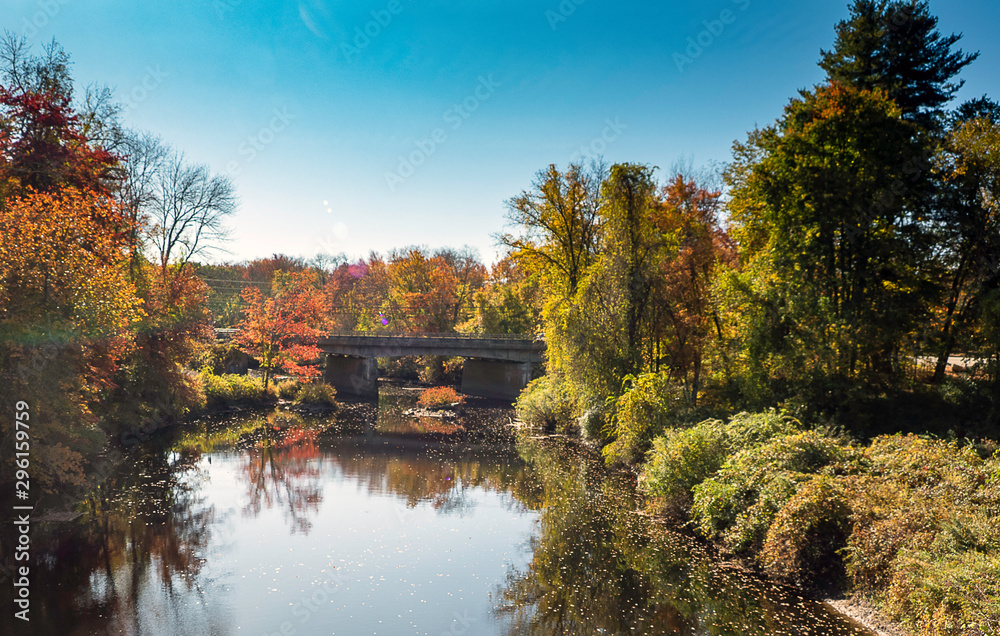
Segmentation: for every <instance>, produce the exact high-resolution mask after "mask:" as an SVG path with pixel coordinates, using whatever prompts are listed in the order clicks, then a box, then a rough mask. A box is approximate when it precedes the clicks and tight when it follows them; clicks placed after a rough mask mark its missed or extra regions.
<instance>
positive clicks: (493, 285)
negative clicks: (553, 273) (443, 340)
mask: <svg viewBox="0 0 1000 636" xmlns="http://www.w3.org/2000/svg"><path fill="white" fill-rule="evenodd" d="M538 278H539V277H538V275H537V274H532V273H530V272H528V271H527V270H526V268H525V267H523V266H522V265H519V264H518V263H517V261H515V260H514V259H513V258H511V257H510V256H506V257H504V258H502V259H500V260H499V261H497V262H496V263H494V264H493V267H491V268H490V273H489V276H487V278H486V280H485V281H484V284H483V287H482V289H480V290H478V291H477V292H476V293H475V294H473V297H472V310H473V313H472V316H471V317H470V318H469V319H468V320H467V321H465V322H464V323H462V324H461V325H459V326H458V327H457V328H458V330H459V331H464V332H470V333H484V334H489V333H502V334H534V333H535V332H536V331H538V328H539V323H540V320H541V305H542V302H543V299H542V294H541V285H540V281H539V280H538Z"/></svg>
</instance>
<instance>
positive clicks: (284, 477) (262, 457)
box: [242, 416, 323, 534]
mask: <svg viewBox="0 0 1000 636" xmlns="http://www.w3.org/2000/svg"><path fill="white" fill-rule="evenodd" d="M280 423H281V422H278V421H276V420H274V416H272V417H271V421H269V422H268V423H267V424H265V426H263V427H262V429H261V431H262V432H263V435H261V436H260V437H259V438H258V439H257V441H256V443H255V444H253V445H252V446H251V447H250V448H249V449H247V450H246V451H245V452H244V455H243V459H244V461H245V463H244V465H243V467H242V474H243V477H244V479H245V483H246V487H247V504H246V506H244V508H243V514H244V516H248V517H256V516H258V515H260V513H261V511H262V510H264V509H271V508H272V507H274V506H275V505H278V506H281V507H282V508H283V509H284V510H285V512H286V516H287V518H288V519H289V521H290V523H291V530H292V534H295V533H296V532H301V533H303V534H308V533H309V530H310V529H311V528H312V521H310V519H309V514H310V513H315V512H317V511H319V504H320V502H321V501H322V500H323V494H322V486H321V483H320V468H319V466H318V465H317V461H316V460H317V459H318V458H319V456H320V452H319V449H318V448H317V446H316V438H317V436H318V434H319V433H318V431H316V430H308V429H305V428H302V427H301V426H297V425H292V426H287V427H282V426H280V425H277V424H280Z"/></svg>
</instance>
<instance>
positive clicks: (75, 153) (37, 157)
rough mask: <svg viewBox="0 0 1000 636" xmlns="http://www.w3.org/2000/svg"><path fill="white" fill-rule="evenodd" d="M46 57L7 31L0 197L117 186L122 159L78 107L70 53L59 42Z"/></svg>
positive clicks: (1, 51) (0, 49)
mask: <svg viewBox="0 0 1000 636" xmlns="http://www.w3.org/2000/svg"><path fill="white" fill-rule="evenodd" d="M45 51H46V57H44V58H35V57H32V56H30V55H29V54H28V50H27V44H26V42H25V41H24V40H23V39H17V38H14V37H13V36H11V35H10V34H7V35H6V36H5V37H4V38H3V39H2V40H0V62H2V63H3V67H2V79H3V83H2V84H0V144H2V146H3V161H2V163H0V188H2V189H0V198H2V197H4V196H16V195H19V194H24V193H26V192H28V191H29V190H34V191H39V192H44V191H53V190H56V189H58V188H61V187H66V186H68V187H73V188H76V189H78V190H87V191H91V192H96V193H99V194H109V193H110V192H111V191H112V190H113V184H114V180H115V177H116V173H115V170H116V168H117V165H118V158H117V157H116V156H115V155H113V154H112V153H110V152H109V151H108V150H106V149H105V148H103V147H101V146H99V145H97V144H94V143H92V140H91V139H90V138H89V137H88V136H87V135H86V134H85V132H84V130H83V128H82V124H81V118H80V116H79V115H77V114H76V112H74V109H73V106H72V94H73V89H72V79H71V78H70V76H69V57H68V56H67V55H66V53H65V52H64V51H63V50H62V49H61V48H59V46H58V45H56V44H55V43H54V42H53V43H52V44H50V45H49V46H48V47H46V49H45Z"/></svg>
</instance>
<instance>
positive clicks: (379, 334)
mask: <svg viewBox="0 0 1000 636" xmlns="http://www.w3.org/2000/svg"><path fill="white" fill-rule="evenodd" d="M337 336H349V337H357V336H367V337H371V338H458V339H462V340H539V341H541V340H544V338H542V337H541V336H539V335H537V334H532V333H523V334H516V333H458V332H454V331H444V332H419V333H406V332H386V331H330V332H327V333H325V334H324V335H323V337H326V338H336V337H337Z"/></svg>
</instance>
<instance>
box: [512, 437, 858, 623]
mask: <svg viewBox="0 0 1000 636" xmlns="http://www.w3.org/2000/svg"><path fill="white" fill-rule="evenodd" d="M518 449H519V451H520V453H521V454H522V456H523V457H524V458H525V459H526V460H527V461H528V462H529V463H530V464H531V465H532V467H533V468H534V470H535V472H536V475H537V479H538V481H539V482H540V483H541V485H542V487H543V489H544V494H543V495H542V502H543V504H544V507H543V508H542V516H541V518H540V520H539V524H540V526H539V532H538V535H537V538H536V539H535V540H534V544H533V546H532V547H533V548H534V556H533V559H532V561H531V563H530V564H529V566H528V568H527V570H526V571H525V572H516V571H512V572H511V573H509V574H508V578H507V582H506V584H505V585H504V586H503V587H502V588H501V589H499V590H498V593H497V597H496V599H495V601H496V612H497V613H498V614H499V615H501V616H503V617H505V618H506V619H507V633H508V634H511V635H514V634H519V635H520V634H530V635H536V634H537V635H541V634H546V635H550V634H551V635H557V634H566V635H581V636H583V635H587V636H591V635H592V634H608V635H611V634H699V635H705V636H723V635H725V636H758V635H759V636H765V635H782V634H789V635H791V634H799V633H802V626H804V625H808V626H809V627H810V628H811V629H812V630H813V631H812V632H811V633H817V634H819V633H821V634H843V635H845V636H847V635H858V634H867V633H868V632H864V631H858V630H856V629H855V628H853V627H851V626H850V625H849V624H848V623H847V622H846V621H844V620H842V619H841V618H839V617H836V616H834V615H832V614H830V613H828V612H827V611H825V610H824V609H823V607H822V606H821V605H819V604H818V603H812V602H810V601H806V600H805V599H802V598H801V597H799V596H798V595H796V594H793V593H790V592H789V591H787V590H785V589H782V588H778V587H776V586H772V585H770V584H769V583H767V582H766V581H762V580H761V579H759V578H757V577H756V576H754V575H752V574H749V573H748V572H746V571H745V570H743V569H742V568H737V567H733V566H728V565H726V564H724V563H720V561H719V560H718V557H715V556H713V555H711V554H710V553H709V552H708V550H707V549H705V548H704V546H702V545H701V544H699V543H698V542H696V541H695V540H694V539H692V538H691V537H688V536H686V535H683V534H679V533H677V532H675V531H672V530H669V529H667V528H665V527H663V526H660V525H658V524H655V523H650V520H649V519H648V518H646V517H644V516H642V515H640V514H638V513H637V512H636V496H635V493H634V488H633V487H632V485H631V480H630V479H627V478H622V477H621V476H615V475H609V474H607V473H605V471H604V470H603V466H602V465H601V463H600V459H599V458H598V457H587V456H584V452H583V451H581V450H579V449H578V448H576V447H573V446H571V445H567V444H562V443H554V444H553V443H541V442H539V441H537V440H531V439H527V438H526V439H522V440H521V441H520V442H519V444H518Z"/></svg>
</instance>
